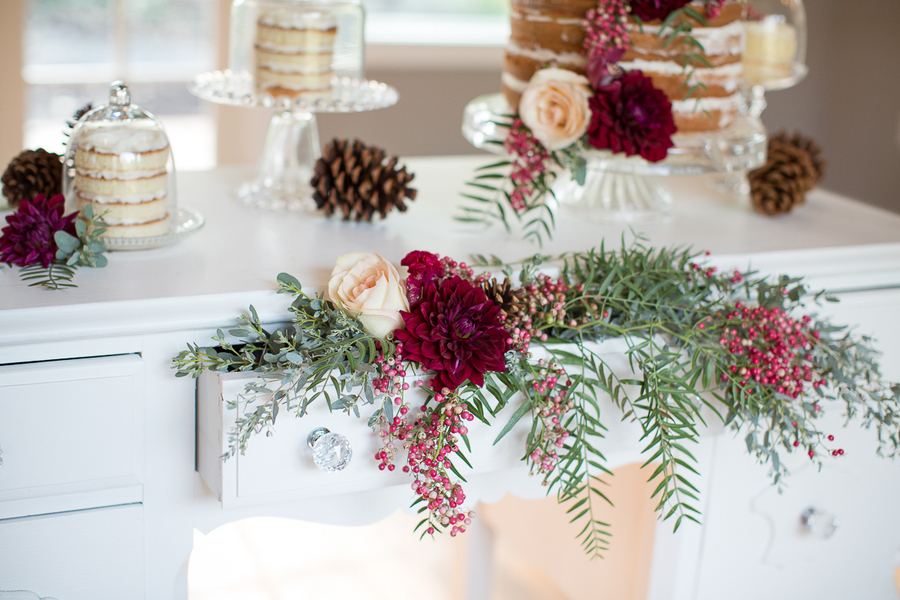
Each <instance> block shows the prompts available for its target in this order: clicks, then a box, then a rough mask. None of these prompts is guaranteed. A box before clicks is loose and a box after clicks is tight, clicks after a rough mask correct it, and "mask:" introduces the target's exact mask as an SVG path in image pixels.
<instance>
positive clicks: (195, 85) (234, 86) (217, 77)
mask: <svg viewBox="0 0 900 600" xmlns="http://www.w3.org/2000/svg"><path fill="white" fill-rule="evenodd" d="M188 90H189V91H190V92H191V93H192V94H194V95H195V96H197V97H198V98H201V99H203V100H206V101H208V102H215V103H216V104H225V105H227V106H248V107H250V106H263V107H265V108H271V107H273V106H277V107H281V108H291V109H293V110H295V111H299V112H312V113H349V112H365V111H370V110H378V109H380V108H387V107H389V106H393V105H395V104H397V101H398V100H399V99H400V95H399V94H398V93H397V90H396V88H394V87H393V86H390V85H388V84H386V83H381V82H378V81H373V80H371V79H354V78H350V77H332V79H331V90H330V91H329V92H327V93H319V94H309V95H300V96H298V97H296V98H294V99H293V100H291V99H290V98H285V97H279V98H274V97H273V96H272V94H269V93H266V92H261V93H258V92H257V91H256V88H255V87H254V84H253V77H252V76H251V75H250V74H249V73H235V72H233V71H209V72H207V73H201V74H200V75H197V76H196V77H195V78H194V81H192V82H191V83H190V84H189V85H188Z"/></svg>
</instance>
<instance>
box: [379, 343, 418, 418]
mask: <svg viewBox="0 0 900 600" xmlns="http://www.w3.org/2000/svg"><path fill="white" fill-rule="evenodd" d="M396 352H397V356H398V357H399V356H402V355H403V342H399V343H398V344H397V350H396ZM375 364H376V365H377V366H378V368H379V369H380V370H381V373H380V375H381V377H378V378H376V379H373V380H372V387H373V388H375V392H376V393H378V394H384V395H392V396H398V395H399V394H400V393H401V392H403V391H406V390H408V389H409V384H408V383H407V382H406V381H405V378H406V370H405V369H404V368H403V367H402V366H401V364H400V360H399V358H395V357H393V356H390V357H388V358H384V357H383V356H379V357H378V358H376V359H375ZM401 402H402V399H401V398H400V397H399V396H398V397H397V398H394V404H397V405H399V404H400V403H401ZM404 414H405V413H404Z"/></svg>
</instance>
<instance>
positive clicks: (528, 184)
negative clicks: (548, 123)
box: [503, 119, 550, 212]
mask: <svg viewBox="0 0 900 600" xmlns="http://www.w3.org/2000/svg"><path fill="white" fill-rule="evenodd" d="M503 145H504V147H505V148H506V150H507V152H509V153H510V154H512V155H513V156H515V159H514V160H513V165H512V172H511V173H510V180H511V181H512V184H513V190H512V192H510V194H509V198H510V204H511V205H512V208H513V210H515V211H516V212H523V211H524V210H525V209H526V208H527V207H528V206H527V202H526V201H527V200H528V198H530V197H531V195H532V194H534V192H535V190H536V185H535V183H536V179H537V176H538V175H540V174H541V173H545V172H546V171H547V163H548V162H549V160H550V153H549V152H547V149H546V148H544V145H543V144H541V143H540V142H539V141H537V139H535V137H534V136H533V135H532V134H531V131H530V130H529V129H528V128H527V127H525V125H524V123H522V121H521V120H519V119H513V122H512V125H511V126H510V128H509V132H508V133H507V134H506V140H505V141H504V144H503Z"/></svg>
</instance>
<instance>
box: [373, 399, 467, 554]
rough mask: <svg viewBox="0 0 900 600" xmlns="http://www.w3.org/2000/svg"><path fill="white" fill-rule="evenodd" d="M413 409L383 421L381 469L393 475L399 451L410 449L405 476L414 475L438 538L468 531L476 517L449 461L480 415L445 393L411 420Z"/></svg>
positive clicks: (404, 406)
mask: <svg viewBox="0 0 900 600" xmlns="http://www.w3.org/2000/svg"><path fill="white" fill-rule="evenodd" d="M409 409H410V407H409V405H408V404H405V403H402V402H401V404H400V405H399V410H398V413H399V414H398V415H395V416H394V417H393V419H391V420H390V421H389V420H388V419H387V417H386V416H385V415H382V416H381V418H380V424H381V427H382V428H381V432H380V435H381V438H382V447H381V449H379V451H378V452H377V453H376V454H375V458H376V459H377V460H379V461H381V462H380V463H379V465H378V468H379V469H382V470H385V469H387V470H388V471H393V470H394V469H395V468H396V467H395V462H394V461H395V460H396V458H397V455H398V454H399V451H400V448H401V447H402V449H403V450H405V451H406V464H405V465H403V469H402V470H403V472H404V473H412V474H413V477H414V478H415V481H413V483H412V484H411V487H412V490H413V492H415V494H416V496H417V497H418V498H417V502H423V503H425V507H426V510H427V512H428V517H427V520H428V523H427V524H428V526H427V528H426V529H425V533H427V534H429V535H433V534H435V533H437V532H439V531H443V530H449V532H450V535H451V537H455V536H456V535H457V534H460V533H464V532H465V531H466V527H468V526H469V525H471V523H472V519H473V518H474V517H475V512H474V511H469V510H467V509H465V508H464V506H463V503H464V502H465V499H466V495H465V492H464V491H463V488H462V486H461V485H460V484H459V483H458V482H454V481H453V480H452V479H451V478H450V473H451V470H452V463H451V462H450V457H451V456H452V455H453V454H455V453H457V452H459V446H458V445H457V442H458V437H457V436H458V435H465V434H466V433H468V428H467V427H466V426H465V424H464V423H465V422H467V421H471V420H473V419H474V418H475V417H474V415H472V413H470V412H469V411H468V408H467V406H466V404H465V403H464V402H462V401H461V400H460V399H459V397H458V396H457V395H456V394H455V393H451V392H450V391H449V390H447V389H444V390H442V392H441V393H438V394H435V396H434V405H433V406H429V404H428V402H426V403H425V404H423V405H422V406H421V412H420V413H419V414H418V415H417V416H416V418H415V419H414V420H410V419H409V417H408V416H407V415H408V413H409Z"/></svg>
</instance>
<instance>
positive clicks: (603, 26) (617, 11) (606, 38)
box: [584, 0, 631, 56]
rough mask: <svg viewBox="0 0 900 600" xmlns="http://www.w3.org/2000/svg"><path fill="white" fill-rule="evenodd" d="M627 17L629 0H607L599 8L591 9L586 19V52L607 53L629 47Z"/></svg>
mask: <svg viewBox="0 0 900 600" xmlns="http://www.w3.org/2000/svg"><path fill="white" fill-rule="evenodd" d="M627 17H628V2H627V0H606V1H604V2H601V3H600V4H599V5H598V6H597V8H592V9H590V10H589V11H588V13H587V15H586V17H585V20H584V28H585V32H586V35H585V38H584V54H585V55H586V56H592V55H593V54H595V53H598V52H599V53H603V54H607V53H610V52H614V51H616V50H619V49H624V48H628V45H629V44H630V43H631V42H630V40H629V38H628V28H627V27H626V19H627Z"/></svg>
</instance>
